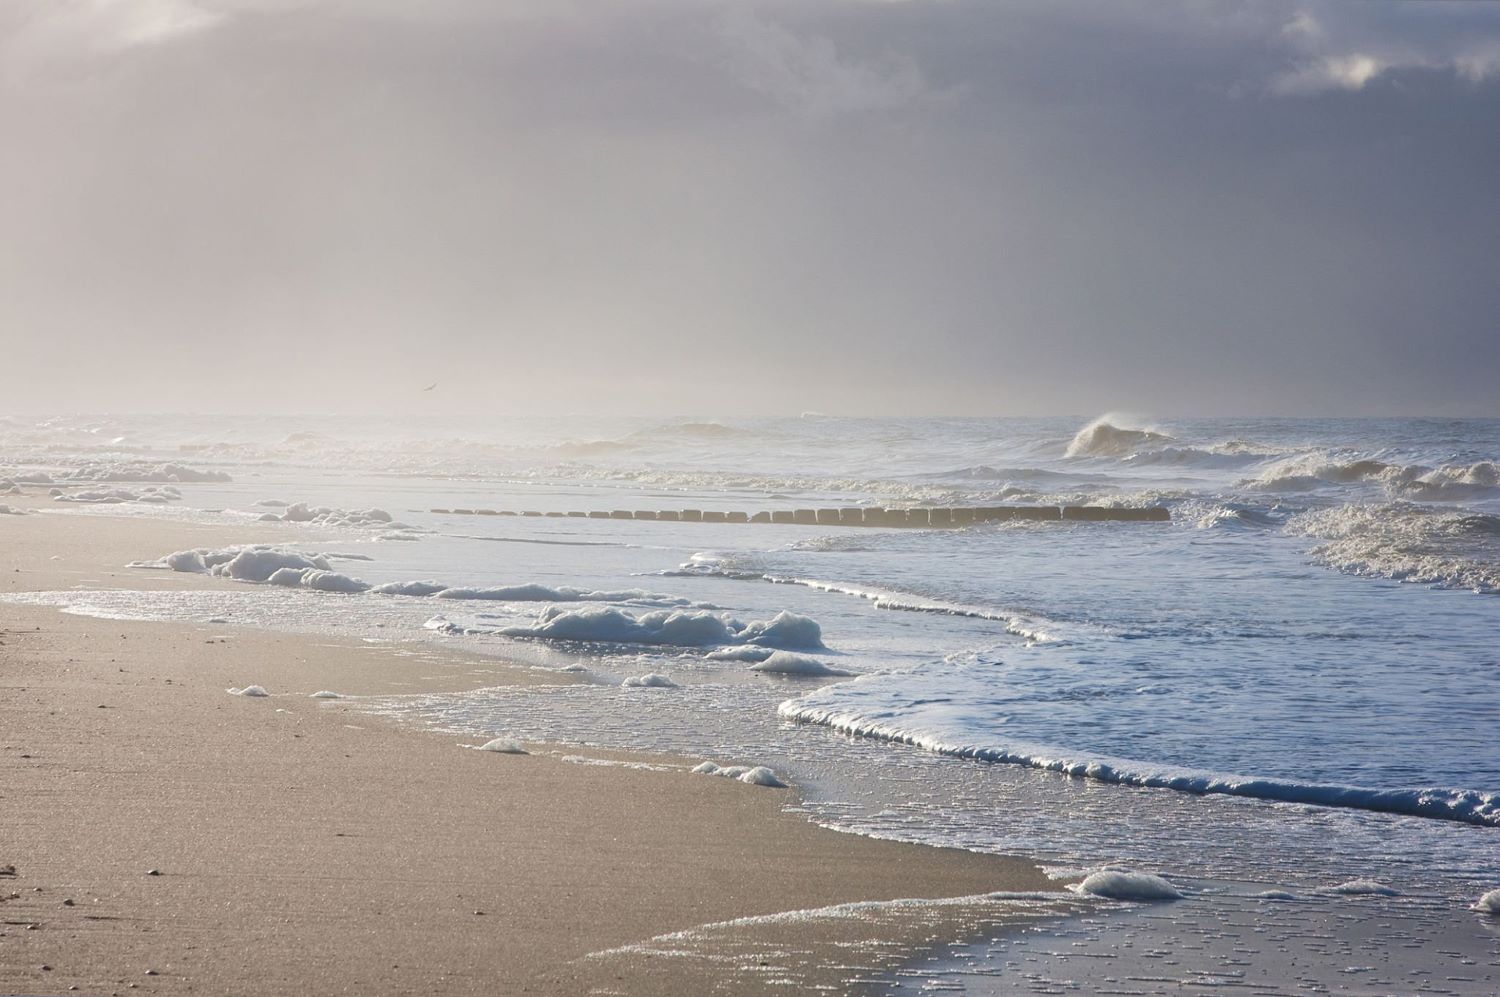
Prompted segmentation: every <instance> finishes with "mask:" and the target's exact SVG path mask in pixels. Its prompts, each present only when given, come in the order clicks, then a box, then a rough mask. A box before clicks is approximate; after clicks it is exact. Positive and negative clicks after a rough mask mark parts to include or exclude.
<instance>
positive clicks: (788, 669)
mask: <svg viewBox="0 0 1500 997" xmlns="http://www.w3.org/2000/svg"><path fill="white" fill-rule="evenodd" d="M750 670H751V671H752V672H767V673H770V674H773V675H796V676H801V677H806V678H816V677H817V676H820V675H851V674H853V673H852V672H846V671H844V670H843V669H842V668H833V667H831V666H829V665H826V664H824V663H823V662H821V661H819V660H818V659H817V658H810V657H808V656H807V655H805V654H796V653H794V652H792V651H776V652H774V653H772V654H771V656H770V657H768V658H766V659H765V660H764V661H761V662H759V663H757V664H754V665H751V666H750Z"/></svg>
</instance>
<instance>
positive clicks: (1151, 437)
mask: <svg viewBox="0 0 1500 997" xmlns="http://www.w3.org/2000/svg"><path fill="white" fill-rule="evenodd" d="M1111 420H1114V421H1111ZM1124 421H1125V417H1124V416H1120V415H1116V414H1114V413H1111V414H1108V415H1102V416H1100V417H1099V418H1097V419H1095V420H1094V421H1093V422H1091V423H1089V424H1088V425H1087V426H1084V427H1083V428H1082V429H1080V430H1079V431H1078V435H1076V436H1074V437H1073V441H1072V442H1071V443H1069V444H1068V449H1067V453H1066V454H1065V456H1068V457H1128V456H1130V455H1131V454H1133V453H1135V452H1137V451H1138V450H1140V449H1142V448H1143V447H1155V448H1160V447H1164V446H1168V445H1170V444H1171V443H1173V442H1175V441H1174V438H1173V437H1172V436H1171V435H1169V434H1167V433H1164V432H1161V431H1160V430H1156V429H1149V428H1146V427H1130V426H1118V425H1115V422H1124Z"/></svg>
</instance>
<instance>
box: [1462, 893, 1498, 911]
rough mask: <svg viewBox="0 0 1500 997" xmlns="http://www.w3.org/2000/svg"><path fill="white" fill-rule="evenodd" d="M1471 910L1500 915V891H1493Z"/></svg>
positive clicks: (1480, 899)
mask: <svg viewBox="0 0 1500 997" xmlns="http://www.w3.org/2000/svg"><path fill="white" fill-rule="evenodd" d="M1469 909H1470V910H1476V911H1479V912H1480V913H1481V914H1496V915H1500V890H1491V891H1489V892H1488V893H1486V894H1485V895H1484V896H1482V897H1480V898H1479V899H1478V900H1476V901H1474V906H1473V907H1471V908H1469Z"/></svg>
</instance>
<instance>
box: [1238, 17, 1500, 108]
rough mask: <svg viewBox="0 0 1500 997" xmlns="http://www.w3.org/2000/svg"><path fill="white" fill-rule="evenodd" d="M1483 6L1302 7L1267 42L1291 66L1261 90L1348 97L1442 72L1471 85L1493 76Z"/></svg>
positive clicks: (1494, 59) (1494, 29) (1498, 22)
mask: <svg viewBox="0 0 1500 997" xmlns="http://www.w3.org/2000/svg"><path fill="white" fill-rule="evenodd" d="M1485 6H1486V5H1478V4H1475V5H1453V4H1443V3H1433V4H1418V5H1411V7H1409V8H1408V7H1399V6H1398V7H1391V8H1389V9H1385V8H1383V7H1382V6H1381V5H1378V4H1370V5H1330V4H1327V3H1322V4H1318V5H1317V10H1318V12H1317V13H1315V12H1314V10H1312V9H1310V8H1308V7H1303V8H1302V9H1299V10H1297V11H1296V13H1294V14H1293V15H1292V17H1291V18H1290V19H1288V20H1285V21H1283V22H1282V24H1281V25H1280V28H1279V30H1278V31H1277V32H1276V34H1275V35H1274V36H1272V37H1271V38H1270V39H1269V42H1270V47H1271V48H1272V49H1275V48H1276V47H1278V46H1280V47H1281V48H1282V49H1283V50H1285V49H1291V50H1293V51H1294V52H1295V53H1296V55H1295V56H1294V59H1293V62H1292V64H1291V65H1290V66H1289V67H1287V68H1283V69H1280V70H1277V71H1274V72H1272V73H1271V75H1270V77H1269V80H1268V81H1267V83H1266V89H1267V90H1268V91H1269V92H1270V93H1272V94H1274V95H1276V96H1282V97H1298V96H1311V95H1317V94H1326V93H1339V92H1342V93H1355V92H1358V91H1360V90H1363V89H1365V88H1366V87H1367V86H1368V85H1369V84H1371V83H1373V82H1375V81H1377V80H1380V79H1382V78H1385V77H1389V76H1391V75H1393V74H1396V73H1402V72H1412V71H1425V72H1429V73H1438V74H1448V75H1451V76H1453V77H1456V78H1457V79H1460V80H1464V81H1466V82H1468V83H1470V84H1480V83H1484V82H1486V81H1487V80H1489V79H1491V78H1493V77H1495V76H1500V18H1496V17H1495V8H1494V7H1489V9H1488V10H1486V9H1485Z"/></svg>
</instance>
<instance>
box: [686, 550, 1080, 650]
mask: <svg viewBox="0 0 1500 997" xmlns="http://www.w3.org/2000/svg"><path fill="white" fill-rule="evenodd" d="M660 574H662V575H664V576H670V577H691V578H723V579H727V580H731V581H763V582H770V583H771V584H773V585H800V586H802V587H803V588H810V589H815V590H817V591H819V592H829V593H832V594H835V595H847V596H853V597H854V598H856V599H864V600H867V601H869V602H871V603H873V604H874V606H875V608H876V609H887V610H894V611H898V612H908V613H933V614H936V615H938V616H957V617H965V618H968V619H977V620H992V621H994V622H996V623H1001V624H1004V626H1005V630H1006V632H1007V633H1009V634H1012V635H1014V636H1016V637H1020V638H1022V639H1023V640H1025V641H1027V642H1028V643H1032V644H1055V643H1060V642H1062V640H1063V638H1062V637H1060V636H1058V635H1057V634H1056V632H1055V630H1053V629H1050V628H1051V627H1052V625H1051V624H1049V623H1043V622H1041V621H1039V620H1037V619H1035V618H1033V617H1030V616H1027V615H1025V614H1022V613H1014V612H1005V611H1003V610H995V609H985V608H982V607H979V606H965V605H960V604H958V603H953V602H944V601H942V600H938V599H926V598H923V597H921V596H916V595H911V594H910V593H906V592H898V591H895V590H893V589H884V588H878V587H873V586H860V585H850V584H847V583H843V582H831V581H822V580H819V579H816V578H800V577H796V576H793V575H785V574H777V573H775V572H769V571H764V570H758V569H755V568H751V567H741V566H739V565H737V564H735V563H733V562H731V561H729V560H727V559H725V558H723V557H721V556H719V555H716V554H707V553H699V554H694V555H693V557H692V559H690V560H688V561H687V562H685V563H684V564H682V565H681V566H680V567H678V568H675V569H668V570H666V571H662V572H660Z"/></svg>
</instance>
